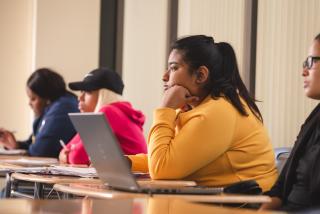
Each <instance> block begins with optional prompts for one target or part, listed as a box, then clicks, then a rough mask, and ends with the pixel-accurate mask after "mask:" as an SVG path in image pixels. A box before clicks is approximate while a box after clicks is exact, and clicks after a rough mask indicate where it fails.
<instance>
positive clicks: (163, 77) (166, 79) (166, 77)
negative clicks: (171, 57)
mask: <svg viewBox="0 0 320 214" xmlns="http://www.w3.org/2000/svg"><path fill="white" fill-rule="evenodd" d="M162 81H163V82H168V81H169V71H168V70H166V71H165V72H164V74H163V76H162Z"/></svg>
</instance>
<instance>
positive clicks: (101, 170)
mask: <svg viewBox="0 0 320 214" xmlns="http://www.w3.org/2000/svg"><path fill="white" fill-rule="evenodd" d="M69 117H70V119H71V121H72V123H73V125H74V127H75V129H76V130H77V132H78V133H79V134H80V136H81V139H82V142H83V144H84V147H85V149H86V151H87V153H88V155H89V156H90V160H91V163H92V164H93V166H94V167H95V168H96V170H97V173H98V177H99V178H100V179H101V180H102V181H103V182H105V183H106V184H107V185H108V187H110V188H112V189H115V190H121V191H129V192H139V193H149V194H219V193H221V192H222V191H223V188H204V187H168V188H163V187H159V186H155V187H153V186H152V185H150V184H149V185H146V186H145V185H140V184H139V183H138V182H137V180H136V178H135V176H134V175H133V173H132V172H131V169H130V166H129V164H128V162H127V160H126V158H125V156H124V154H123V152H122V150H121V148H120V146H119V143H118V140H117V138H116V137H115V135H114V134H113V131H112V129H111V128H110V125H109V122H108V121H107V120H106V119H105V116H104V114H103V113H69Z"/></svg>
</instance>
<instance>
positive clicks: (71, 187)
mask: <svg viewBox="0 0 320 214" xmlns="http://www.w3.org/2000/svg"><path fill="white" fill-rule="evenodd" d="M53 188H54V189H55V190H57V191H60V192H65V193H69V194H74V195H80V196H88V197H92V198H125V197H141V196H143V197H147V196H149V195H148V194H142V193H131V192H124V191H116V190H110V189H108V188H107V187H106V186H104V185H102V184H80V183H78V184H77V183H72V184H55V185H54V187H53ZM152 197H153V198H171V199H183V200H191V201H197V202H212V203H213V202H214V203H268V202H270V200H271V199H270V197H268V196H263V195H258V196H251V195H229V194H219V195H180V194H153V196H152Z"/></svg>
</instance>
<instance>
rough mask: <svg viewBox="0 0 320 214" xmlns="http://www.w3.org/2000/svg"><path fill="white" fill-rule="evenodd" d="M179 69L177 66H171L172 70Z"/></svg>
mask: <svg viewBox="0 0 320 214" xmlns="http://www.w3.org/2000/svg"><path fill="white" fill-rule="evenodd" d="M177 69H178V67H177V66H172V67H170V68H169V70H170V71H176V70H177Z"/></svg>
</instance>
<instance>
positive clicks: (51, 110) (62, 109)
mask: <svg viewBox="0 0 320 214" xmlns="http://www.w3.org/2000/svg"><path fill="white" fill-rule="evenodd" d="M69 112H79V109H78V101H77V98H76V97H75V96H72V95H69V94H67V95H64V96H61V97H60V98H58V99H57V100H55V101H54V102H53V103H52V104H51V105H50V106H49V107H48V109H47V111H46V114H47V115H51V114H57V113H61V114H66V113H69Z"/></svg>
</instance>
